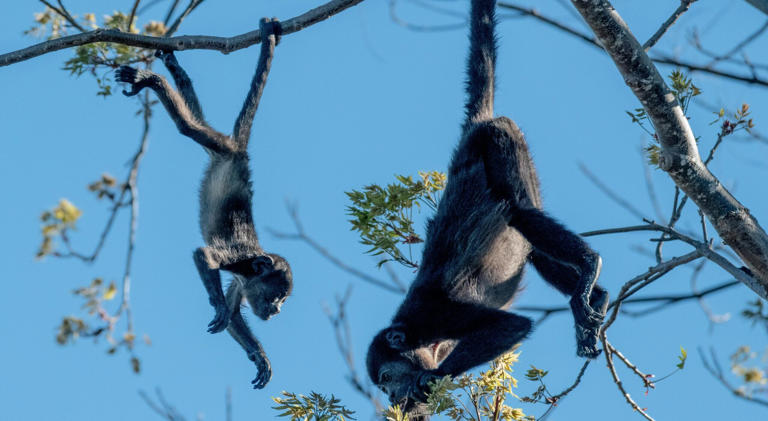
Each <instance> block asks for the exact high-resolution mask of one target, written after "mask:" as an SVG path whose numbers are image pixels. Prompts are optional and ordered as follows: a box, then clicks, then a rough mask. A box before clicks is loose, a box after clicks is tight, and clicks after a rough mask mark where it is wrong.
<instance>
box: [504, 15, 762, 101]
mask: <svg viewBox="0 0 768 421" xmlns="http://www.w3.org/2000/svg"><path fill="white" fill-rule="evenodd" d="M498 6H499V7H501V8H505V9H510V10H515V11H517V12H519V13H520V14H521V15H524V16H529V17H532V18H534V19H536V20H538V21H540V22H543V23H545V24H547V25H549V26H552V27H553V28H556V29H558V30H560V31H563V32H565V33H567V34H569V35H572V36H575V37H577V38H579V39H581V40H582V41H584V42H586V43H587V44H589V45H591V46H592V47H595V48H599V49H600V50H603V47H602V45H601V44H600V42H601V41H600V40H599V39H596V38H594V37H592V36H590V35H588V34H584V33H582V32H581V31H579V30H577V29H574V28H572V27H570V26H568V25H566V24H564V23H561V22H558V21H556V20H554V19H552V18H549V17H546V16H544V15H542V14H541V13H539V12H538V11H537V10H535V9H529V8H525V7H521V6H517V5H514V4H511V3H506V2H499V3H498ZM651 60H652V61H653V62H655V63H659V64H668V65H671V66H676V67H681V68H683V69H686V70H688V71H696V72H702V73H709V74H712V75H715V76H720V77H723V78H726V79H731V80H736V81H739V82H744V83H748V84H755V85H759V86H763V87H768V80H765V79H761V78H758V77H755V75H750V76H743V75H739V74H736V73H729V72H725V71H721V70H715V69H711V68H710V67H709V66H700V65H698V64H694V63H690V62H686V61H682V60H679V59H676V58H673V57H669V56H663V57H654V58H651Z"/></svg>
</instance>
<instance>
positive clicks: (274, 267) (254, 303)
mask: <svg viewBox="0 0 768 421" xmlns="http://www.w3.org/2000/svg"><path fill="white" fill-rule="evenodd" d="M250 264H251V269H252V272H250V271H249V272H250V273H248V276H244V277H243V296H244V297H245V299H246V301H248V305H249V306H250V307H251V310H253V314H255V315H256V316H257V317H259V318H260V319H262V320H269V319H270V318H271V317H272V316H274V315H275V314H277V313H280V307H281V306H282V305H283V303H284V302H285V300H286V299H287V298H288V296H289V295H291V291H292V290H293V275H292V274H291V267H290V266H289V265H288V262H287V261H286V260H285V259H284V258H283V257H281V256H279V255H277V254H271V253H268V254H264V255H261V256H256V257H254V258H253V259H251V262H250Z"/></svg>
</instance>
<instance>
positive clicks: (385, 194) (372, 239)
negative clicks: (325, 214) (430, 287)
mask: <svg viewBox="0 0 768 421" xmlns="http://www.w3.org/2000/svg"><path fill="white" fill-rule="evenodd" d="M396 178H397V182H395V183H392V184H388V185H386V186H384V187H382V186H379V185H378V184H371V185H369V186H366V187H364V188H363V189H362V190H353V191H351V192H347V193H346V194H347V196H348V197H349V200H350V201H351V202H352V205H351V206H348V207H347V214H348V215H350V216H351V217H352V219H350V221H349V222H350V223H351V224H352V230H354V231H358V232H359V233H360V238H361V240H360V242H361V243H363V244H365V245H367V246H370V249H369V250H368V251H367V253H370V254H372V255H374V256H380V255H383V254H386V255H387V256H389V258H384V259H382V260H381V261H380V262H379V266H381V265H382V264H384V263H386V262H388V261H390V260H394V261H396V262H398V263H401V264H403V265H405V266H408V267H414V268H415V267H417V266H418V263H417V262H416V261H414V260H413V257H412V254H411V253H410V248H409V249H408V257H406V254H405V253H404V251H403V249H402V247H403V246H410V245H411V244H416V243H420V242H423V241H424V240H423V239H422V238H421V237H420V236H419V235H418V234H417V233H416V231H415V230H414V228H413V209H414V207H415V208H417V209H420V208H421V205H422V204H424V205H426V206H427V207H429V208H431V209H432V210H435V209H437V202H438V200H439V197H438V194H439V192H440V191H441V190H443V189H444V188H445V181H446V176H445V174H444V173H441V172H438V171H430V172H419V178H418V179H417V180H414V179H413V178H412V177H411V176H407V177H406V176H403V175H398V176H396Z"/></svg>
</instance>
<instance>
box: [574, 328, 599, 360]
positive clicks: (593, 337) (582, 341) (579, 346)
mask: <svg viewBox="0 0 768 421" xmlns="http://www.w3.org/2000/svg"><path fill="white" fill-rule="evenodd" d="M599 330H600V328H599V327H598V328H596V329H587V328H584V327H582V326H579V325H576V355H578V356H579V357H584V358H589V359H591V360H592V359H595V358H597V357H598V356H599V355H600V353H601V352H602V350H601V349H599V348H598V347H597V340H598V331H599Z"/></svg>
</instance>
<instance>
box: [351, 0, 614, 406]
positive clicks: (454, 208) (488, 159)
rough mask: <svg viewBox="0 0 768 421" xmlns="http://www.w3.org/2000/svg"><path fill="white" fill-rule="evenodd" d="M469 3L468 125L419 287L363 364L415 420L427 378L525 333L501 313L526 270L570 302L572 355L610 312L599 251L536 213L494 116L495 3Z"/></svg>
mask: <svg viewBox="0 0 768 421" xmlns="http://www.w3.org/2000/svg"><path fill="white" fill-rule="evenodd" d="M471 4H472V5H471V12H470V35H469V39H470V50H469V57H468V60H467V68H466V69H467V70H466V71H467V83H466V92H467V100H466V104H465V119H464V122H463V124H462V127H461V137H460V140H459V143H458V145H457V146H456V148H455V149H454V151H453V155H452V158H451V162H450V164H449V167H448V181H447V184H446V187H445V190H444V192H443V195H442V199H441V200H440V203H439V205H438V209H437V211H436V213H435V215H434V216H433V217H432V218H431V219H430V220H429V221H428V222H427V227H426V239H425V244H424V249H423V255H422V260H421V264H420V265H419V268H418V271H417V273H416V276H415V279H414V281H413V283H412V284H411V286H410V288H409V290H408V292H407V294H406V296H405V298H404V300H403V301H402V303H401V304H400V306H399V308H398V309H397V311H396V313H395V315H394V317H393V318H392V321H391V324H390V325H389V326H388V327H387V328H385V329H383V330H381V331H380V332H379V333H377V334H376V335H375V337H374V338H373V340H372V342H371V344H370V346H369V348H368V353H367V356H366V369H367V372H368V375H369V377H370V379H371V381H372V382H373V383H374V384H375V385H376V386H378V387H379V388H380V389H381V390H382V391H383V392H384V393H385V394H386V395H387V396H388V397H389V400H390V401H391V403H392V404H400V405H403V406H404V408H405V410H406V411H409V413H410V414H411V417H412V418H418V419H423V418H422V417H424V416H427V415H426V414H425V413H424V410H425V408H424V404H423V402H424V401H425V399H426V395H427V393H428V392H429V385H430V383H431V382H432V381H434V380H435V379H438V378H441V377H443V376H457V375H459V374H461V373H463V372H465V371H467V370H469V369H471V368H473V367H475V366H477V365H480V364H482V363H484V362H487V361H490V360H492V359H494V358H496V357H498V356H499V355H501V354H502V353H504V352H507V351H509V350H510V349H512V348H513V347H514V346H515V345H516V344H517V343H519V342H520V341H522V340H523V339H525V338H526V337H527V336H528V334H529V333H530V332H531V329H532V322H531V320H530V319H529V318H527V317H523V316H520V315H517V314H514V313H511V312H508V311H506V309H507V308H508V307H509V306H510V304H511V302H512V300H513V299H514V297H515V295H516V293H517V292H518V290H519V289H520V282H521V279H522V277H523V273H524V269H525V265H526V264H527V263H531V264H533V266H534V267H535V268H536V270H537V271H538V272H539V273H540V274H541V276H542V277H543V278H544V280H545V281H547V282H548V283H549V284H551V285H553V286H554V287H555V288H556V289H558V290H559V291H560V292H562V293H564V294H566V295H568V296H570V307H571V309H572V313H573V316H574V321H575V330H576V342H577V346H576V353H577V355H579V356H581V357H586V358H590V359H592V358H596V357H597V356H598V355H599V353H600V352H601V351H600V350H598V347H597V339H598V330H599V328H600V325H601V324H602V321H603V318H604V317H605V313H606V310H607V306H608V293H607V291H606V290H605V289H604V288H602V287H600V286H599V285H597V284H596V281H597V278H598V277H599V275H600V269H601V265H602V260H601V258H600V256H599V254H598V253H597V252H595V251H594V250H592V249H591V248H590V247H589V245H588V244H587V243H586V242H585V241H584V240H583V239H582V238H581V237H580V236H578V235H577V234H575V233H573V232H571V231H570V230H568V229H567V228H566V227H565V226H564V225H562V224H561V223H559V222H558V221H557V220H555V219H554V218H553V217H551V216H549V215H548V214H547V213H546V212H545V211H544V210H543V208H542V203H541V196H540V192H539V189H540V185H539V180H538V176H537V175H536V169H535V167H534V164H533V160H532V158H531V155H530V153H529V150H528V145H527V143H526V141H525V138H524V136H523V133H522V131H521V130H520V129H519V128H518V126H517V125H516V124H515V123H514V122H513V121H512V120H510V119H509V118H507V117H494V114H493V100H494V89H495V75H494V73H495V62H496V51H497V45H496V42H497V41H496V33H495V26H496V17H495V6H496V1H495V0H472V2H471Z"/></svg>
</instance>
